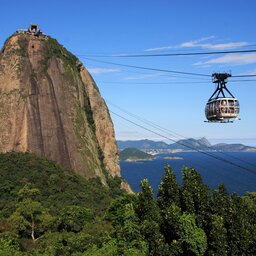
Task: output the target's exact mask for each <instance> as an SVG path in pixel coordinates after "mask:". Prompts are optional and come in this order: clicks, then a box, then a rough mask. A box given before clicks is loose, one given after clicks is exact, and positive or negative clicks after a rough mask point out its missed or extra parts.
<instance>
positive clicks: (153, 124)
mask: <svg viewBox="0 0 256 256" xmlns="http://www.w3.org/2000/svg"><path fill="white" fill-rule="evenodd" d="M107 103H108V104H110V105H112V106H114V107H115V108H117V109H119V110H121V111H122V112H124V113H126V114H128V115H129V116H131V117H134V118H136V119H137V120H139V121H141V122H142V123H144V124H147V125H149V126H151V127H153V128H156V129H158V130H160V131H163V132H165V133H166V134H167V135H168V136H169V135H171V136H172V137H175V138H177V139H188V138H186V137H185V136H183V135H181V134H179V133H176V132H174V131H171V130H169V129H166V128H164V127H161V126H160V125H158V124H155V123H154V122H151V121H149V120H146V119H145V118H142V117H140V116H138V115H135V114H132V113H130V112H129V111H127V110H125V109H123V108H121V107H119V106H117V105H115V104H113V103H111V102H109V101H107ZM172 141H173V142H175V143H177V141H176V140H174V139H173V140H172ZM199 144H200V143H199ZM201 145H202V144H201ZM183 146H186V144H183ZM202 146H204V147H206V148H208V149H209V150H212V148H210V147H208V146H206V145H202ZM191 148H193V150H196V151H198V152H202V151H200V150H198V149H197V148H195V147H193V146H192V145H191V146H190V149H191ZM217 152H218V153H220V154H222V155H224V156H225V157H229V158H233V159H235V160H238V161H240V162H242V163H244V164H247V165H250V166H252V167H254V168H256V165H254V164H252V163H249V162H247V161H245V160H243V159H241V158H238V157H235V156H231V155H229V154H226V153H224V152H221V151H217ZM207 153H208V155H213V154H212V153H210V152H207ZM213 156H214V155H213Z"/></svg>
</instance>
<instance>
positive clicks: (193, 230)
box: [0, 152, 256, 256]
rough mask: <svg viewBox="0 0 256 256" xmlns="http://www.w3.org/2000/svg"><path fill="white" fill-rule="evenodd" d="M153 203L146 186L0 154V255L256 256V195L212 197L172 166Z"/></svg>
mask: <svg viewBox="0 0 256 256" xmlns="http://www.w3.org/2000/svg"><path fill="white" fill-rule="evenodd" d="M163 168H165V174H164V176H163V178H162V181H161V183H160V184H159V188H158V193H157V196H156V197H155V196H154V191H153V190H152V188H151V187H150V184H149V182H148V180H147V179H144V180H142V181H141V192H139V193H134V194H127V193H126V192H124V191H122V190H121V189H120V184H121V182H122V179H121V178H112V177H109V178H108V184H107V186H103V185H102V184H101V182H100V180H99V179H97V178H95V179H91V180H86V179H84V178H83V177H80V176H78V175H76V174H75V173H74V172H73V171H72V170H68V169H66V168H64V167H62V166H60V165H59V164H57V163H55V162H53V161H49V160H47V159H46V158H38V157H36V156H35V155H32V154H28V153H24V154H23V153H14V152H11V153H6V154H0V195H1V196H0V256H9V255H10V256H19V255H25V256H30V255H31V256H32V255H45V256H48V255H49V256H51V255H74V256H102V255H104V256H112V255H113V256H119V255H120V256H121V255H124V256H153V255H154V256H169V255H177V256H178V255H184V256H185V255H186V256H187V255H188V256H189V255H211V256H213V255H221V256H223V255H224V256H225V255H230V256H231V255H232V256H235V255H239V256H240V255H256V193H254V192H251V193H247V194H245V195H243V196H238V195H237V194H236V193H233V194H231V195H229V194H228V193H227V190H226V188H225V186H224V185H223V184H220V185H219V186H218V187H217V188H216V189H215V190H214V191H211V190H210V188H209V187H208V186H207V185H205V184H204V183H203V181H202V178H201V177H200V174H199V173H198V172H197V171H196V170H195V169H193V168H185V167H184V168H183V170H182V185H179V184H178V183H177V180H176V177H175V174H174V172H173V171H172V169H171V167H170V166H165V167H163Z"/></svg>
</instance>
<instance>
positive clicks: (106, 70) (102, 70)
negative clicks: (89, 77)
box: [87, 68, 120, 74]
mask: <svg viewBox="0 0 256 256" xmlns="http://www.w3.org/2000/svg"><path fill="white" fill-rule="evenodd" d="M87 70H88V71H89V72H90V73H91V74H102V73H113V72H119V71H120V70H119V69H114V68H87Z"/></svg>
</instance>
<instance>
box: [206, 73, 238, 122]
mask: <svg viewBox="0 0 256 256" xmlns="http://www.w3.org/2000/svg"><path fill="white" fill-rule="evenodd" d="M212 76H213V83H216V84H217V87H216V89H215V91H214V93H213V94H212V96H211V97H210V99H209V100H208V102H207V104H206V107H205V116H206V118H207V120H208V122H220V123H228V122H233V121H234V120H236V119H237V117H238V114H239V110H240V106H239V102H238V100H237V99H236V98H235V97H234V96H233V95H232V93H231V92H230V91H229V90H228V88H227V87H226V83H227V81H226V79H227V78H228V77H231V75H230V74H227V73H214V74H213V75H212ZM225 93H227V94H228V96H226V95H225Z"/></svg>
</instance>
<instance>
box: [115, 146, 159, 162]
mask: <svg viewBox="0 0 256 256" xmlns="http://www.w3.org/2000/svg"><path fill="white" fill-rule="evenodd" d="M153 158H154V157H153V156H152V155H150V154H147V153H145V152H143V151H141V150H139V149H137V148H126V149H124V150H122V151H121V152H120V160H122V161H143V160H152V159H153Z"/></svg>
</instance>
